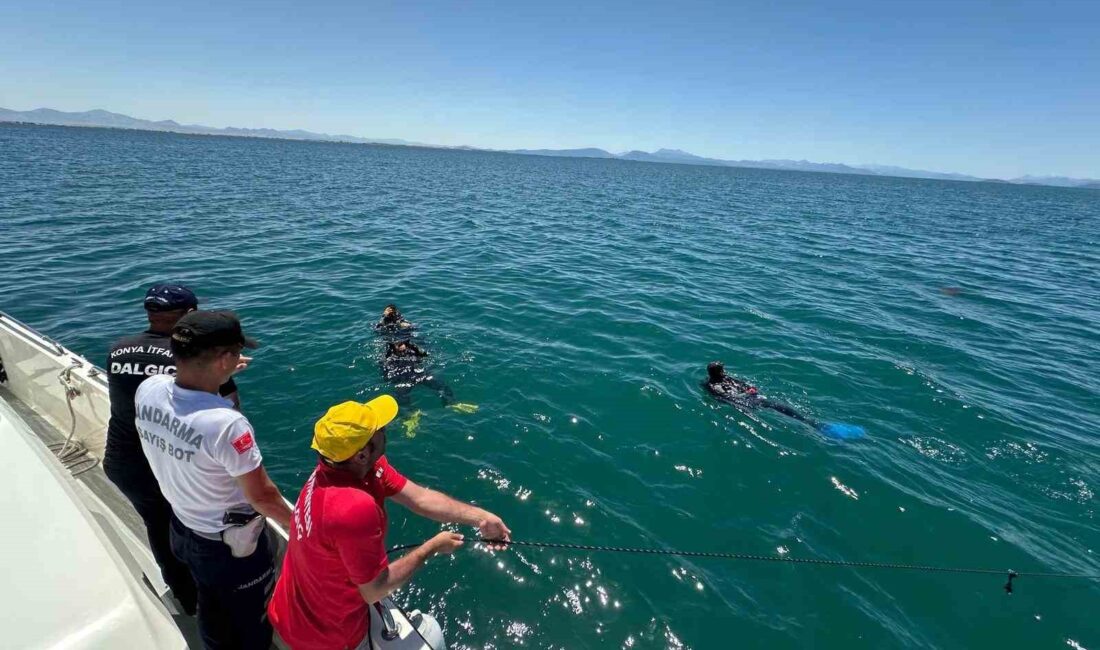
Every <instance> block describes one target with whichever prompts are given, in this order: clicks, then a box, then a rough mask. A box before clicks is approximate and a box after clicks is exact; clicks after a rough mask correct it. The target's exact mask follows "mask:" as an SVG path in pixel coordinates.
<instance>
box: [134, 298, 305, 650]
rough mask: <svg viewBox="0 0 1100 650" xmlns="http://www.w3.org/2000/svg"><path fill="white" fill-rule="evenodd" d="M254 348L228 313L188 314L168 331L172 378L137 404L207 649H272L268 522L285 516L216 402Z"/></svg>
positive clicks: (255, 458)
mask: <svg viewBox="0 0 1100 650" xmlns="http://www.w3.org/2000/svg"><path fill="white" fill-rule="evenodd" d="M257 346H258V344H257V343H256V342H255V341H254V340H252V339H251V338H249V337H246V336H245V335H244V332H243V331H241V323H240V321H239V320H237V317H236V315H234V314H233V313H232V312H217V311H193V312H191V313H189V314H187V315H186V316H184V317H183V318H181V319H180V320H179V322H178V323H176V325H175V327H174V328H173V329H172V336H171V347H172V355H173V357H174V358H175V360H176V376H175V377H172V376H169V375H157V376H154V377H150V378H149V379H147V380H145V381H144V382H143V383H142V384H141V386H140V387H139V388H138V391H137V395H136V396H135V398H134V408H135V412H136V419H135V424H136V425H137V431H138V435H139V437H140V439H141V447H142V451H144V452H145V457H146V458H147V459H148V460H149V467H150V468H151V469H152V470H153V475H154V476H156V479H157V483H158V484H159V485H160V489H161V492H162V493H163V494H164V497H165V498H166V499H167V500H168V502H169V503H170V504H171V505H172V512H173V514H174V516H173V518H172V525H171V530H170V535H171V544H172V552H173V553H174V554H175V555H176V557H177V558H179V560H180V561H181V562H183V563H184V564H186V565H187V567H188V569H190V571H191V574H192V575H193V576H194V578H195V583H196V585H197V587H198V617H199V631H200V633H201V634H202V639H203V645H205V646H206V648H208V649H213V648H265V649H266V648H268V647H269V646H270V645H271V625H270V624H269V623H268V622H267V619H266V617H265V612H264V607H265V604H266V600H267V596H268V595H269V593H270V590H271V587H272V584H273V579H274V577H275V566H274V553H275V547H274V543H272V542H271V541H270V540H269V539H268V537H267V534H266V532H267V531H265V530H264V518H263V517H264V516H266V517H271V518H272V519H274V520H275V521H277V522H279V523H280V524H281V525H283V526H284V527H288V528H289V524H290V514H291V512H290V507H289V506H287V504H286V501H285V500H284V499H283V496H282V494H281V493H280V492H279V488H277V487H276V486H275V484H274V483H272V482H271V479H270V478H269V477H268V475H267V472H266V471H265V470H264V466H263V457H262V456H261V455H260V449H259V447H258V446H257V445H256V438H255V433H254V432H253V429H252V425H251V424H249V422H248V419H247V418H245V417H244V415H242V414H241V413H240V412H239V411H236V410H234V409H233V403H232V402H230V401H229V400H227V399H225V398H223V397H221V396H220V395H219V394H218V389H219V387H220V386H221V385H222V384H224V383H225V382H226V381H227V380H228V379H229V377H230V376H231V375H232V374H233V372H234V371H235V370H236V368H237V363H238V361H239V359H240V356H241V350H242V349H243V348H246V347H247V348H255V347H257Z"/></svg>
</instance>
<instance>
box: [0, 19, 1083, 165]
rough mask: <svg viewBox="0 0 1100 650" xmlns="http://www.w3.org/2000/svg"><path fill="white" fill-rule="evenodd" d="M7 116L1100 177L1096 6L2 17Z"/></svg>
mask: <svg viewBox="0 0 1100 650" xmlns="http://www.w3.org/2000/svg"><path fill="white" fill-rule="evenodd" d="M307 5H308V6H307ZM0 106H3V107H5V108H12V109H18V110H26V109H30V108H37V107H41V106H46V107H51V108H58V109H61V110H88V109H91V108H105V109H108V110H112V111H116V112H120V113H126V114H129V115H133V116H135V117H141V118H146V119H169V118H170V119H176V120H178V121H180V122H185V123H202V124H207V125H210V126H229V125H232V126H249V127H270V128H279V129H286V128H305V129H309V130H314V131H324V132H328V133H347V134H352V135H361V136H369V137H394V138H405V139H408V140H416V141H421V142H430V143H437V144H444V145H461V144H468V145H473V146H481V147H491V148H520V147H525V148H541V147H548V148H565V147H582V146H595V147H602V148H605V149H608V150H611V151H616V152H617V151H625V150H628V149H646V150H652V149H656V148H659V147H669V148H680V149H685V150H688V151H691V152H693V153H696V154H700V155H707V156H715V157H721V158H732V159H761V158H796V159H808V160H814V161H819V162H845V163H852V164H859V163H879V164H893V165H902V166H907V167H916V168H925V169H934V170H941V171H956V172H963V173H970V174H975V175H980V176H992V177H1011V176H1018V175H1022V174H1025V173H1031V174H1044V175H1045V174H1057V175H1069V176H1079V177H1092V178H1100V2H1096V1H1095V0H1091V1H1088V2H1086V1H1080V2H1059V1H1056V0H1055V1H1049V2H1011V1H1005V2H968V1H965V0H959V1H956V2H935V1H925V2H911V3H899V2H892V1H890V0H885V1H883V0H878V1H875V2H843V1H838V2H826V1H820V2H816V3H811V2H782V1H777V2H757V3H742V2H732V1H731V2H719V3H696V2H684V1H682V0H677V1H676V2H664V3H642V2H604V3H600V2H592V1H589V2H578V3H573V2H568V1H553V2H545V1H540V2H535V3H529V4H523V3H508V2H499V1H498V2H476V1H475V2H466V3H435V2H408V1H406V2H400V3H377V2H369V1H365V0H352V1H347V2H326V1H314V2H311V3H306V2H300V1H298V2H278V1H276V2H254V3H242V2H233V1H231V0H223V1H221V2H201V1H200V2H176V3H165V2H157V1H156V0H154V1H153V2H149V1H144V2H135V1H115V2H99V1H96V0H84V1H82V2H68V1H66V0H62V1H59V2H50V3H47V2H42V1H41V0H14V2H13V0H0Z"/></svg>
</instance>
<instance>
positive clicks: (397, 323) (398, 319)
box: [374, 303, 416, 335]
mask: <svg viewBox="0 0 1100 650" xmlns="http://www.w3.org/2000/svg"><path fill="white" fill-rule="evenodd" d="M415 328H416V326H415V325H413V324H412V323H410V322H409V321H407V320H405V317H404V316H403V315H401V312H400V311H398V309H397V305H394V304H392V303H391V304H389V305H386V307H385V309H383V310H382V318H380V319H378V322H377V323H375V324H374V329H376V330H378V332H379V333H380V334H384V335H385V334H389V335H408V334H411V333H412V331H413V329H415Z"/></svg>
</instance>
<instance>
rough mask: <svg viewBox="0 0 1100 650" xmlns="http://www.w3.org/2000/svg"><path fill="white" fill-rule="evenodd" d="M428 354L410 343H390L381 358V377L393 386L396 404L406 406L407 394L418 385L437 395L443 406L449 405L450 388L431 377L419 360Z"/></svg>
mask: <svg viewBox="0 0 1100 650" xmlns="http://www.w3.org/2000/svg"><path fill="white" fill-rule="evenodd" d="M426 356H428V353H427V352H425V351H424V350H422V349H421V348H420V347H419V346H417V345H416V344H415V343H412V342H411V341H403V340H401V341H391V342H389V343H387V344H386V351H385V352H384V353H383V356H382V377H383V378H384V379H385V380H386V381H388V382H390V383H392V384H393V386H394V397H395V398H396V399H397V401H398V403H400V404H403V405H406V406H407V405H408V403H409V393H410V392H412V389H413V388H414V387H415V386H417V385H420V384H423V385H424V386H426V387H428V388H430V389H432V390H434V391H436V392H437V393H439V398H440V399H441V400H442V401H443V405H444V406H447V405H448V404H450V403H451V401H452V398H453V397H454V393H453V392H452V391H451V387H450V386H448V385H446V384H444V383H443V382H441V381H439V380H438V379H436V378H435V377H433V376H432V375H431V374H430V373H429V372H428V371H427V369H426V368H425V367H424V366H423V365H422V364H421V362H420V360H421V359H423V358H424V357H426Z"/></svg>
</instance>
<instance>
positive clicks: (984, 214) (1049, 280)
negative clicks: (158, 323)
mask: <svg viewBox="0 0 1100 650" xmlns="http://www.w3.org/2000/svg"><path fill="white" fill-rule="evenodd" d="M1098 244H1100V192H1097V191H1089V190H1073V189H1059V188H1048V187H1023V186H1009V185H1001V184H992V183H952V182H941V181H926V180H913V179H898V178H879V177H863V176H842V175H831V174H809V173H795V172H778V171H762V170H750V169H732V168H717V167H692V166H680V165H661V164H647V163H632V162H625V161H608V160H583V159H558V158H541V157H524V156H514V155H507V154H495V153H482V152H468V151H446V150H433V149H418V148H399V147H383V146H362V145H344V144H325V143H305V142H289V141H265V140H254V139H232V138H220V137H192V136H182V135H173V134H156V133H143V132H126V131H112V130H101V129H69V128H60V127H28V126H2V127H0V260H2V271H0V309H3V310H4V311H6V312H8V313H10V314H12V315H13V316H15V317H17V318H19V319H22V320H24V321H26V322H28V323H29V324H31V325H33V326H35V327H37V328H39V329H40V330H42V331H44V332H46V333H48V334H49V335H51V336H53V337H55V338H56V339H58V340H59V341H61V342H62V343H64V344H65V345H67V346H70V347H72V348H74V349H75V350H77V351H79V352H81V353H83V354H85V355H87V356H88V357H89V358H91V359H93V360H95V361H97V362H99V363H103V357H104V355H105V352H106V350H107V347H108V345H109V343H110V342H111V341H112V340H113V339H114V338H116V337H118V336H121V335H123V334H127V333H132V332H136V331H140V330H141V329H142V326H143V323H142V321H143V313H142V311H141V308H140V305H141V297H142V295H143V292H144V290H145V288H146V287H147V286H148V285H149V284H151V283H153V282H156V281H160V280H163V279H179V280H183V281H185V282H187V283H189V284H191V285H192V286H193V287H195V288H196V289H197V291H198V293H199V294H200V296H201V297H203V298H204V299H205V304H206V305H207V306H211V307H216V308H232V309H235V310H237V311H238V312H239V313H240V315H241V316H242V318H243V320H244V322H245V325H246V329H248V330H249V331H250V332H252V333H254V334H255V336H257V337H258V338H259V339H261V340H262V341H263V343H264V347H263V349H261V350H260V351H259V352H258V353H257V354H256V360H255V362H254V364H253V366H252V367H251V368H250V369H249V370H248V371H247V372H245V373H244V374H242V375H241V376H239V378H238V382H239V384H240V386H241V391H242V397H243V404H244V409H245V411H246V413H247V414H248V416H249V417H250V419H251V420H252V421H253V423H254V424H255V425H256V428H257V437H258V440H259V443H260V446H261V448H262V449H263V450H264V455H265V461H266V464H267V466H268V468H269V470H270V471H271V472H272V474H273V475H274V477H275V478H276V480H277V482H278V483H279V485H280V486H281V487H282V489H283V490H284V493H285V494H286V495H287V496H288V497H290V498H291V499H294V498H295V497H296V495H297V493H298V490H299V489H300V487H301V484H302V482H303V481H304V480H305V478H306V477H307V475H308V473H309V472H310V470H311V468H312V466H313V463H314V456H313V455H312V453H311V452H310V450H309V438H310V435H311V431H312V425H313V422H314V421H315V420H316V419H317V418H318V417H319V416H320V415H321V414H322V413H323V412H324V410H325V409H326V408H327V407H328V406H330V405H332V404H334V403H337V402H339V401H343V400H346V399H367V398H369V397H371V396H373V395H376V394H378V393H379V392H382V391H385V390H386V389H387V385H386V384H385V382H384V381H383V380H382V377H381V374H380V372H379V369H378V364H377V358H378V355H379V351H380V344H379V342H378V341H377V340H376V338H375V336H374V334H373V332H372V330H371V323H372V322H373V321H374V320H375V319H376V318H377V314H378V312H379V311H380V310H381V308H382V306H383V305H384V304H386V303H387V302H391V301H392V302H397V303H398V304H399V305H400V306H401V307H402V309H403V310H404V311H405V313H406V315H407V316H408V317H409V318H410V319H412V320H414V321H415V322H416V323H417V324H418V325H419V326H420V329H419V332H418V342H419V343H420V344H421V345H422V346H424V347H425V348H426V349H428V350H429V351H430V352H431V353H432V357H430V359H431V360H432V364H433V366H432V371H433V373H434V375H435V376H436V377H437V378H438V379H440V380H442V381H445V382H446V383H447V384H448V385H449V386H450V387H451V388H452V389H453V391H454V393H455V397H456V399H457V400H459V401H461V402H468V403H472V404H477V405H479V407H480V408H479V409H478V410H477V411H476V412H475V413H460V412H456V411H454V410H451V409H447V408H444V407H443V406H442V405H441V403H440V400H439V398H438V396H437V395H435V394H434V393H431V392H430V391H427V390H417V391H414V392H413V394H412V400H413V404H412V405H411V406H410V407H409V408H406V409H405V410H404V411H403V413H402V415H401V416H400V417H401V418H405V417H406V416H407V415H409V414H411V413H412V412H413V411H415V410H419V411H421V415H420V423H419V428H418V429H416V430H413V431H409V433H410V434H414V435H406V427H405V426H403V424H402V423H397V424H395V426H393V427H391V435H390V440H391V443H390V453H389V455H390V458H391V461H392V462H393V463H394V465H396V466H397V467H398V468H399V469H401V470H402V471H404V472H405V473H406V474H408V475H409V476H410V477H412V478H414V479H415V480H417V481H419V482H421V483H424V484H427V485H430V486H433V487H437V488H441V489H443V490H445V491H447V492H449V493H451V494H454V495H456V496H458V497H460V498H462V499H467V500H474V501H476V502H477V503H479V504H482V505H484V506H485V507H487V508H489V509H491V510H493V511H495V512H497V513H498V514H500V515H501V516H502V517H503V518H504V519H505V521H506V522H507V523H508V524H509V525H510V526H511V528H512V530H513V531H514V534H515V536H516V538H517V539H524V540H546V541H561V542H574V543H581V544H608V545H618V546H643V547H665V548H679V549H689V550H702V551H735V552H743V553H753V554H762V555H771V556H777V555H789V556H790V557H819V558H829V559H849V560H866V561H890V562H912V563H922V564H938V565H949V566H977V567H992V568H1005V569H1007V568H1013V569H1016V570H1019V571H1071V572H1084V573H1100V521H1098V518H1097V506H1098V499H1097V496H1096V494H1095V492H1096V490H1097V489H1100V442H1098V441H1100V437H1098V434H1100V345H1098V344H1100V246H1098ZM946 287H954V288H957V290H953V291H947V292H945V291H943V289H944V288H946ZM715 359H721V360H724V361H725V362H726V364H727V367H728V368H729V369H730V370H731V371H732V372H734V373H735V374H737V375H739V376H742V377H744V378H746V379H748V380H750V381H752V382H754V383H755V384H756V385H758V386H759V387H760V389H761V391H762V392H764V393H766V394H768V395H769V396H770V397H773V398H776V399H781V400H783V401H786V402H788V403H790V404H792V405H794V406H796V407H797V408H799V409H801V410H803V411H805V412H806V413H807V414H810V415H812V416H814V417H817V418H820V419H824V420H830V419H835V420H841V421H847V422H854V423H857V424H860V425H862V426H864V427H866V429H867V431H868V437H867V438H865V439H863V440H858V441H851V442H844V443H841V442H836V441H830V440H826V439H824V438H823V437H821V436H820V435H819V434H818V433H816V432H815V431H814V430H813V429H811V428H809V427H807V426H806V425H803V424H800V423H798V422H796V421H794V420H790V419H788V418H784V417H783V416H780V415H778V414H776V413H772V412H756V413H749V414H743V413H739V412H737V411H735V410H734V409H732V408H730V407H727V406H722V405H720V404H716V403H715V402H713V401H712V400H710V399H708V398H707V397H706V396H705V395H704V394H703V392H702V391H701V390H700V387H699V382H700V381H701V380H702V378H703V375H704V374H705V372H704V368H705V365H706V363H707V362H708V361H711V360H715ZM390 513H391V530H390V535H389V539H388V543H389V544H390V545H396V544H401V543H407V542H411V541H416V540H419V539H422V538H424V537H427V536H428V535H430V534H432V533H433V532H435V531H436V530H438V525H436V524H433V523H431V522H426V521H424V520H421V519H418V518H416V517H414V516H407V515H406V513H405V511H403V510H402V509H401V508H400V507H399V506H396V505H394V506H392V507H391V508H390ZM467 532H470V531H467ZM1003 582H1004V579H1003V578H1002V577H1001V576H996V575H994V576H981V575H947V574H930V573H922V572H894V571H885V570H874V569H867V570H853V569H848V568H828V567H821V568H816V567H803V566H793V565H779V564H773V563H751V562H737V561H725V560H702V559H692V560H684V559H678V558H674V557H658V556H635V555H615V554H606V553H584V552H562V551H548V550H538V549H524V550H513V551H509V552H507V553H499V554H495V555H494V554H491V553H489V552H486V551H479V550H473V549H471V550H466V551H463V552H460V553H458V554H456V555H455V556H453V557H452V558H449V559H442V560H436V561H433V562H431V563H430V564H429V565H428V566H427V568H425V569H424V570H423V571H421V572H420V573H419V574H418V575H417V576H416V578H415V580H414V581H413V582H412V583H411V584H410V586H409V587H408V588H406V589H404V590H403V591H402V592H401V593H400V594H399V601H401V602H403V603H405V604H406V605H408V606H411V607H419V608H422V609H425V610H427V611H431V612H432V613H434V614H436V615H437V616H438V617H439V618H440V620H441V622H442V623H443V625H444V627H445V630H446V633H447V636H448V640H449V642H450V644H451V647H452V648H488V647H495V648H501V647H512V646H516V645H523V646H526V647H531V648H590V647H623V648H666V647H667V648H686V647H691V648H727V647H767V648H779V647H792V648H793V647H815V648H855V647H873V648H882V647H943V648H961V647H971V648H973V647H990V648H993V647H996V648H1010V647H1011V648H1039V647H1046V648H1052V647H1077V646H1081V647H1086V648H1092V649H1096V648H1100V623H1098V622H1097V621H1098V619H1097V613H1098V612H1100V583H1098V581H1091V582H1090V581H1083V580H1076V581H1074V580H1053V579H1042V578H1021V579H1019V580H1018V581H1017V583H1016V593H1015V594H1014V595H1012V596H1007V595H1006V594H1005V593H1004V592H1003V591H1002V588H1001V586H1002V584H1003ZM1074 644H1076V645H1074Z"/></svg>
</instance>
